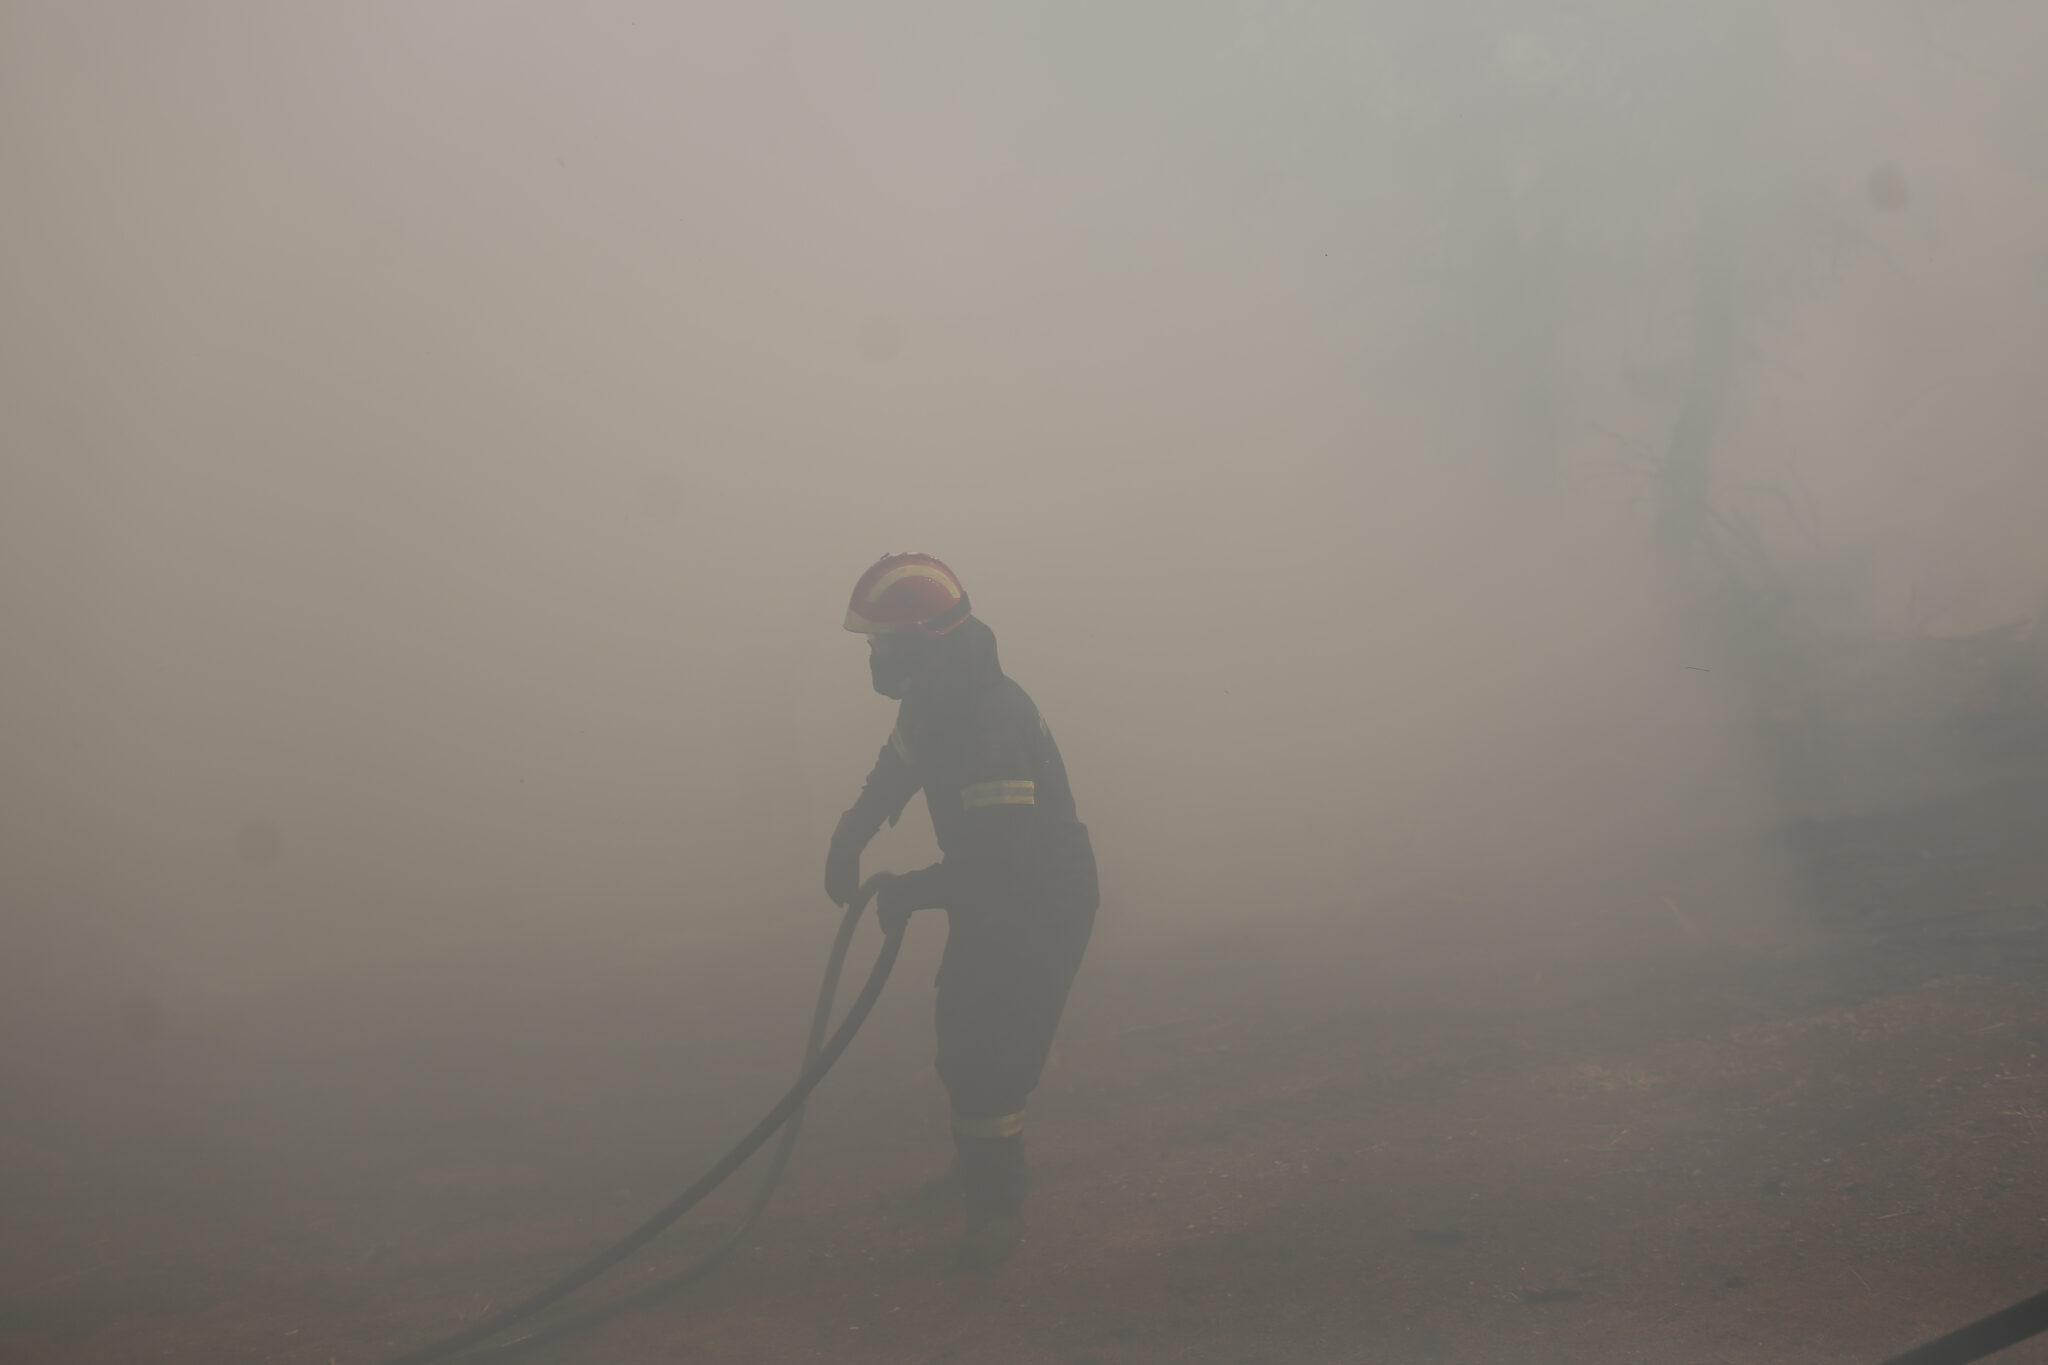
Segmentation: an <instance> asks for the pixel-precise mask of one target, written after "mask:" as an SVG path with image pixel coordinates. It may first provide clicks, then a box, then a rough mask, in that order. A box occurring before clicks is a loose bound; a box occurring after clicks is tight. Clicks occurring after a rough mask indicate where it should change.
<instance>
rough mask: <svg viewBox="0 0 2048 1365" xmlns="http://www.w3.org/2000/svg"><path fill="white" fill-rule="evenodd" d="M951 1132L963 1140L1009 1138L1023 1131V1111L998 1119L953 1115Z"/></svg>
mask: <svg viewBox="0 0 2048 1365" xmlns="http://www.w3.org/2000/svg"><path fill="white" fill-rule="evenodd" d="M953 1131H954V1132H956V1133H958V1134H959V1135H960V1136H961V1137H964V1138H1009V1137H1015V1136H1017V1134H1019V1133H1021V1132H1023V1131H1024V1111H1023V1110H1021V1109H1019V1110H1018V1111H1017V1112H1016V1113H1014V1114H1005V1115H1003V1116H1002V1117H1001V1118H999V1119H970V1118H963V1117H962V1116H961V1115H959V1114H955V1115H953Z"/></svg>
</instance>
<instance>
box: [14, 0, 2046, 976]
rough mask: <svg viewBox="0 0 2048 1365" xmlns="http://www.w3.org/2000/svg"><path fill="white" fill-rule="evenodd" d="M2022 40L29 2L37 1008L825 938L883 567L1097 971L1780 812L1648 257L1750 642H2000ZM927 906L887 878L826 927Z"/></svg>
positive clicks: (2016, 472) (1656, 8)
mask: <svg viewBox="0 0 2048 1365" xmlns="http://www.w3.org/2000/svg"><path fill="white" fill-rule="evenodd" d="M2044 41H2048V18H2044V17H2043V16H2041V15H2039V14H2033V13H2031V12H2029V11H2025V10H2023V9H2020V8H2018V7H2012V6H1995V5H1963V6H1943V7H1936V6H1928V5H1916V4H1893V5H1886V6H1867V5H1848V4H1837V5H1820V6H1811V7H1796V11H1793V12H1786V13H1779V12H1778V7H1775V6H1768V5H1760V4H1759V5H1707V4H1678V3H1668V4H1658V5H1633V4H1631V5H1620V4H1615V3H1607V4H1601V3H1592V2H1591V0H1588V2H1587V3H1568V2H1567V0H1549V2H1548V3H1545V4H1542V5H1527V6H1512V7H1510V6H1484V5H1478V4H1470V5H1460V6H1434V5H1426V4H1422V3H1413V4H1382V5H1368V6H1342V5H1307V4H1300V5H1264V6H1258V7H1240V6H1224V5H1163V4H1152V3H1148V4H1130V5H1110V6H1097V5H1089V6H1083V5H1034V6H996V5H988V6H938V5H929V6H928V5H917V4H878V5H863V6H858V7H831V6H810V7H804V6H799V7H772V8H762V7H752V6H741V5H731V6H717V5H693V6H687V7H679V6H665V5H653V4H642V5H632V4H612V5H598V6H573V7H572V6H560V5H539V4H489V5H486V4H479V3H465V4H439V5H432V6H421V5H402V4H381V5H350V6H277V5H255V4H202V3H189V4H181V5H176V6H159V5H147V4H128V5H112V4H57V3H23V4H14V5H10V6H8V7H7V9H6V11H5V14H4V15H0V166H4V170H5V184H6V192H5V193H4V195H0V348H4V351H0V460H4V462H5V474H6V490H7V492H6V497H5V498H4V500H0V565H4V602H0V610H4V613H5V617H4V624H5V628H6V631H7V645H8V649H7V657H8V661H9V665H10V666H9V669H8V685H7V688H6V699H5V702H4V704H0V707H4V709H0V716H4V736H5V745H6V765H5V777H4V779H0V794H4V798H0V799H4V807H0V817H4V818H0V825H4V834H0V855H4V864H5V866H4V872H0V875H4V876H5V878H6V883H7V886H6V895H7V903H8V907H9V908H8V911H7V915H8V918H9V921H10V924H11V926H12V928H11V930H10V932H11V933H15V934H18V935H19V938H20V941H21V942H22V943H23V944H25V945H28V946H29V952H28V954H27V955H25V956H23V957H20V958H18V959H17V961H20V962H24V963H34V964H40V965H38V966H34V967H32V968H25V969H24V970H25V971H33V972H34V973H36V974H39V975H40V974H46V973H48V972H56V973H57V974H58V975H59V976H61V974H62V972H61V971H60V970H59V967H60V966H62V964H91V965H92V968H93V970H102V969H106V970H114V971H118V972H122V973H127V974H129V975H135V974H138V973H139V974H143V975H149V976H153V977H162V978H166V979H171V980H174V981H175V980H184V979H194V980H196V979H199V978H201V977H214V976H238V975H244V974H248V973H256V972H274V971H280V970H291V969H297V968H302V967H304V966H305V965H306V964H308V963H310V962H317V961H323V960H330V959H333V958H336V957H347V956H351V955H363V954H376V953H385V952H402V951H406V950H407V949H408V948H410V947H412V946H416V945H419V944H422V943H427V942H443V941H449V940H455V941H459V940H461V939H462V938H464V937H466V936H474V935H479V934H482V935H491V934H508V933H529V932H557V931H577V932H593V933H619V934H625V935H636V934H637V935H652V934H666V933H675V934H701V933H728V932H742V931H744V930H745V929H746V927H747V926H749V925H750V924H758V923H761V922H764V921H768V920H774V921H776V922H785V921H787V920H788V919H789V918H791V917H796V916H803V915H812V914H829V907H826V906H824V905H823V902H822V897H821V895H820V893H819V891H818V889H817V887H816V885H815V883H816V880H817V868H816V866H815V864H818V863H819V862H820V861H821V859H822V851H823V841H824V837H825V834H826V833H827V832H828V831H829V829H830V827H831V822H832V819H833V817H834V815H835V814H836V813H837V811H838V810H839V809H841V808H842V807H843V806H844V805H845V804H846V803H847V802H848V801H850V800H851V798H852V796H853V794H854V792H855V790H856V789H857V783H858V781H859V778H860V775H861V774H862V773H863V772H864V771H865V768H866V765H867V763H868V762H869V761H870V760H871V759H872V756H873V753H874V751H875V749H876V748H877V747H878V746H879V745H880V743H881V741H882V739H883V738H884V736H885V735H886V734H887V731H888V728H889V711H888V707H887V705H886V704H884V703H882V702H881V701H880V700H879V699H878V698H876V697H874V696H873V695H872V694H871V693H870V692H869V691H868V689H867V684H866V677H865V663H864V658H863V653H862V651H861V650H860V648H859V644H858V641H857V640H855V639H854V638H853V637H851V636H848V635H847V634H846V633H845V632H843V631H842V630H841V629H840V624H839V622H840V615H841V612H842V611H843V606H844V597H845V594H846V592H847V591H848V590H849V588H850V586H851V584H852V582H853V579H854V578H855V577H856V576H857V575H858V574H859V572H860V571H861V569H862V568H864V567H865V566H866V565H867V564H868V563H869V562H871V561H872V560H873V559H874V558H875V557H877V556H878V555H881V554H883V553H886V552H889V551H894V550H902V549H919V550H925V551H928V552H931V553H934V554H937V555H939V556H941V557H942V558H945V559H946V560H948V562H950V563H951V564H952V565H953V566H954V567H955V568H956V569H957V570H958V571H959V572H960V574H961V575H962V577H963V578H964V579H965V581H966V582H967V585H968V588H969V590H970V592H971V594H972V595H973V597H974V600H975V602H976V604H977V607H978V608H979V610H980V612H981V614H982V615H983V616H984V618H985V619H986V620H988V621H989V622H990V624H991V625H992V626H993V627H994V628H995V630H996V631H997V633H998V635H999V637H1000V639H1001V642H1002V648H1003V654H1004V659H1005V662H1006V664H1007V666H1008V667H1009V669H1010V671H1011V672H1012V673H1013V674H1014V675H1015V676H1017V677H1018V678H1019V680H1020V681H1022V682H1023V683H1024V684H1025V686H1026V687H1027V688H1028V689H1030V690H1031V692H1032V694H1033V695H1034V697H1035V698H1036V700H1037V701H1038V703H1039V705H1040V707H1041V709H1042V710H1043V711H1044V713H1045V715H1046V716H1047V718H1048V719H1049V721H1050V722H1051V724H1052V726H1053V728H1054V730H1055V733H1056V734H1057V735H1058V736H1059V738H1060V741H1061V744H1062V747H1063V748H1064V750H1065V751H1066V757H1067V761H1068V764H1069V767H1070V769H1071V770H1072V773H1073V776H1074V782H1075V788H1076V792H1077V796H1078V798H1079V801H1080V804H1081V811H1082V815H1083V818H1084V819H1086V820H1088V821H1089V823H1090V824H1091V826H1092V827H1093V829H1094V830H1095V835H1096V839H1097V843H1098V846H1099V848H1100V850H1101V854H1102V860H1103V869H1104V880H1105V890H1106V894H1107V897H1108V899H1107V902H1106V909H1105V916H1106V917H1119V918H1120V921H1121V922H1123V923H1127V924H1134V925H1142V926H1145V927H1146V928H1147V929H1148V930H1149V931H1156V932H1161V933H1165V932H1171V931H1172V930H1173V929H1174V928H1175V927H1176V926H1183V925H1192V924H1199V923H1204V922H1214V921H1216V920H1220V919H1229V918H1233V917H1242V916H1246V915H1261V916H1285V915H1286V914H1288V913H1290V912H1292V911H1296V910H1301V909H1312V910H1314V911H1316V912H1317V913H1332V914H1345V915H1370V914H1372V913H1373V912H1374V909H1375V906H1377V905H1382V904H1385V903H1387V902H1388V901H1389V900H1390V899H1398V898H1401V897H1410V896H1415V895H1422V894H1448V895H1451V896H1453V898H1455V897H1457V896H1466V895H1485V894H1495V893H1498V892H1500V891H1501V889H1502V888H1507V887H1514V886H1524V885H1529V884H1532V883H1540V882H1542V881H1544V880H1545V879H1553V880H1554V879H1556V878H1561V877H1569V876H1571V875H1574V870H1575V869H1578V868H1580V867H1582V866H1583V865H1584V863H1585V862H1586V861H1587V859H1589V858H1592V857H1597V856H1599V854H1600V852H1601V851H1602V850H1612V849H1616V848H1626V849H1650V850H1662V849H1666V848H1675V847H1679V846H1682V845H1685V844H1686V843H1688V842H1689V841H1692V840H1695V839H1697V838H1700V837H1703V836H1702V831H1712V830H1718V829H1723V828H1727V827H1733V826H1739V825H1742V824H1744V823H1745V822H1750V821H1755V820H1760V819H1763V818H1767V815H1768V805H1767V798H1766V797H1765V796H1764V795H1763V794H1762V792H1761V791H1760V788H1759V786H1758V784H1757V782H1756V775H1755V764H1756V759H1755V755H1754V753H1753V751H1752V749H1751V748H1750V741H1749V736H1748V735H1747V733H1746V731H1745V730H1744V726H1743V713H1742V705H1741V700H1740V699H1739V698H1736V697H1733V696H1731V695H1730V694H1729V692H1728V691H1727V690H1726V689H1725V687H1723V686H1722V685H1721V684H1720V683H1719V682H1718V681H1717V675H1716V673H1715V672H1714V671H1713V666H1712V661H1711V660H1707V661H1705V662H1702V659H1703V656H1702V654H1701V646H1700V644H1699V641H1698V639H1697V638H1696V636H1694V635H1693V634H1691V633H1689V631H1688V628H1687V626H1686V624H1685V622H1684V621H1683V620H1682V619H1681V617H1680V616H1679V614H1677V613H1675V612H1674V611H1673V609H1672V601H1671V596H1670V589H1669V585H1668V584H1667V583H1665V582H1663V581H1662V580H1660V578H1659V576H1658V571H1657V568H1656V564H1655V561H1654V559H1653V557H1652V556H1651V552H1650V548H1649V545H1650V538H1651V537H1650V523H1651V515H1652V504H1653V503H1654V501H1655V488H1656V483H1655V476H1654V472H1653V471H1651V470H1650V468H1649V464H1650V462H1651V461H1653V460H1654V458H1655V457H1656V456H1657V454H1658V453H1659V452H1660V451H1661V450H1662V448H1663V446H1664V445H1665V443H1666V442H1667V441H1668V439H1669V436H1670V432H1671V429H1672V424H1673V421H1674V420H1675V414H1676V411H1677V408H1678V405H1679V404H1680V403H1681V402H1682V399H1683V394H1684V391H1685V385H1686V382H1687V378H1686V377H1687V374H1688V372H1689V366H1690V364H1691V363H1692V361H1693V359H1694V357H1693V355H1692V353H1691V349H1690V348H1691V343H1690V341H1689V335H1690V334H1689V332H1688V330H1687V327H1688V323H1687V319H1688V316H1689V311H1688V310H1689V308H1690V306H1691V304H1690V294H1689V292H1688V291H1689V288H1690V285H1689V281H1690V280H1691V279H1692V275H1691V274H1690V273H1689V271H1690V263H1691V262H1692V261H1693V260H1694V259H1695V257H1696V256H1697V254H1698V252H1699V251H1700V249H1701V241H1702V232H1703V228H1702V226H1701V225H1702V224H1709V225H1711V226H1712V229H1713V231H1715V232H1719V233H1722V234H1724V235H1725V241H1726V242H1728V243H1729V244H1730V246H1729V248H1728V250H1729V252H1730V255H1731V259H1732V260H1733V262H1734V265H1733V267H1732V269H1733V274H1734V278H1735V286H1734V287H1735V289H1736V291H1737V302H1736V312H1737V318H1738V326H1739V331H1740V338H1741V339H1740V347H1739V359H1738V363H1737V366H1736V369H1735V373H1734V377H1733V380H1732V384H1731V392H1730V396H1729V400H1728V405H1727V411H1726V413H1725V416H1724V417H1723V420H1722V424H1721V429H1720V432H1719V436H1718V441H1717V445H1716V448H1715V455H1714V458H1715V461H1716V479H1717V497H1718V498H1719V499H1720V500H1721V503H1722V505H1723V506H1725V507H1728V508H1730V509H1732V510H1733V511H1735V512H1739V513H1740V514H1741V515H1743V516H1744V517H1746V518H1747V519H1748V520H1749V521H1750V522H1751V523H1752V524H1753V525H1754V526H1755V527H1756V528H1757V530H1758V533H1759V534H1760V535H1761V536H1762V537H1763V538H1764V539H1765V540H1766V541H1768V542H1769V544H1770V545H1771V546H1772V547H1773V549H1774V552H1775V553H1776V555H1777V557H1778V559H1779V561H1780V562H1781V564H1782V565H1783V567H1784V570H1785V573H1786V576H1787V580H1788V582H1789V583H1790V584H1791V585H1792V586H1791V591H1793V592H1795V593H1796V594H1797V595H1798V596H1799V600H1800V602H1801V605H1802V609H1804V610H1807V611H1809V612H1811V613H1812V614H1813V616H1814V618H1815V619H1816V620H1819V621H1822V622H1824V623H1825V625H1826V626H1827V627H1828V628H1829V629H1836V630H1842V631H1862V632H1876V633H1891V634H1905V633H1913V632H1944V631H1947V632H1961V631H1967V630H1972V629H1980V628H1983V627H1987V626H1991V625H1996V624H1999V623H2001V622H2005V621H2010V620H2016V619H2021V618H2023V617H2025V616H2027V615H2029V614H2031V613H2033V612H2035V611H2036V610H2038V608H2039V605H2040V602H2041V600H2042V597H2043V594H2044V591H2048V549H2044V544H2048V542H2044V538H2043V537H2041V536H2040V535H2039V532H2038V527H2039V523H2040V521H2041V517H2042V514H2043V513H2044V512H2048V480H2044V476H2043V468H2044V458H2043V452H2044V449H2048V446H2044V437H2048V396H2044V395H2048V384H2044V383H2043V382H2042V381H2043V379H2044V378H2048V375H2044V374H2043V364H2044V355H2048V337H2044V331H2048V254H2044V252H2043V248H2042V245H2041V243H2042V242H2043V241H2044V240H2048V236H2044V228H2048V180H2044V177H2048V139H2044V136H2043V133H2042V130H2043V129H2044V128H2048V107H2044V101H2043V97H2042V96H2041V94H2040V92H2039V82H2038V79H2037V75H2038V73H2037V72H2036V71H2035V70H2034V67H2035V66H2036V65H2037V64H2038V55H2039V53H2040V52H2042V51H2043V50H2044V47H2043V43H2044ZM929 856H930V845H929V836H928V834H927V833H926V832H925V827H924V825H923V821H922V816H921V815H919V814H916V813H913V814H912V816H910V817H909V818H908V819H907V820H906V822H905V826H904V828H903V829H901V830H899V831H896V832H893V833H891V834H889V835H887V836H885V838H884V839H883V840H882V841H880V842H879V843H878V844H877V846H876V849H875V852H874V853H873V854H872V855H871V858H870V866H871V867H872V866H879V865H898V866H909V865H912V864H913V863H915V862H918V861H922V860H923V859H925V858H927V857H929ZM62 970H71V968H70V967H62ZM80 970H83V968H80Z"/></svg>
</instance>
